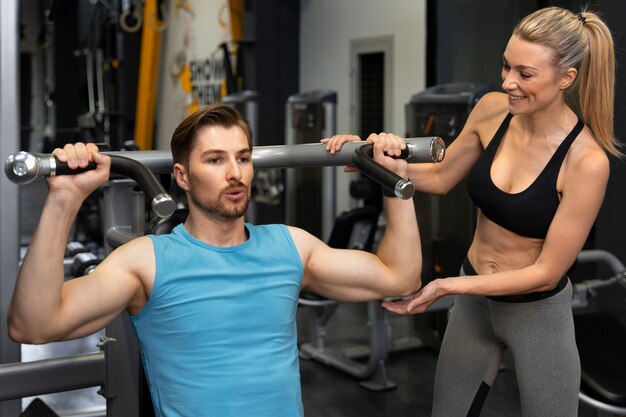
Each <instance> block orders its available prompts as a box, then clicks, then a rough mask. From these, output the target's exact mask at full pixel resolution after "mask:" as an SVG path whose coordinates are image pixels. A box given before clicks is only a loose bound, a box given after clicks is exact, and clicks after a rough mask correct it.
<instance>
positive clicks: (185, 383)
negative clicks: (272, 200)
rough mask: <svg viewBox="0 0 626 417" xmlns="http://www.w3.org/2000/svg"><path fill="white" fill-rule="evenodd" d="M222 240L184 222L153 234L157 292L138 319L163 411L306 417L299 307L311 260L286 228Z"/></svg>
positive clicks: (252, 229) (251, 229) (252, 230)
mask: <svg viewBox="0 0 626 417" xmlns="http://www.w3.org/2000/svg"><path fill="white" fill-rule="evenodd" d="M246 228H247V230H248V233H249V238H248V240H247V241H246V242H244V243H243V244H241V245H237V246H232V247H216V246H212V245H209V244H206V243H204V242H202V241H200V240H198V239H196V238H195V237H193V236H192V235H191V234H190V233H189V232H188V231H187V230H186V229H185V228H184V226H183V225H182V224H181V225H178V226H177V227H176V228H174V230H173V231H172V233H171V234H167V235H161V236H152V235H151V236H150V238H151V239H152V242H153V245H154V251H155V257H156V274H155V278H154V286H153V289H152V293H151V295H150V298H149V300H148V302H147V303H146V305H145V307H144V308H143V309H142V310H141V311H140V312H139V313H138V314H136V315H135V316H133V317H131V322H132V325H133V328H134V330H135V333H136V335H137V339H138V341H139V345H140V350H141V357H142V361H143V364H144V368H145V372H146V376H147V379H148V384H149V387H150V392H151V395H152V401H153V404H154V409H155V412H156V415H157V416H167V417H174V416H180V417H190V416H204V417H229V416H230V417H245V416H250V417H294V416H302V415H303V411H302V400H301V395H300V372H299V365H298V349H297V344H296V342H297V335H296V309H297V305H298V294H299V292H300V286H301V283H302V273H303V266H302V262H301V260H300V256H299V254H298V251H297V249H296V247H295V244H294V242H293V240H292V238H291V234H290V233H289V231H288V229H287V228H286V227H285V226H283V225H267V226H252V225H250V224H246Z"/></svg>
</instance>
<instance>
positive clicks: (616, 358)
mask: <svg viewBox="0 0 626 417" xmlns="http://www.w3.org/2000/svg"><path fill="white" fill-rule="evenodd" d="M574 324H575V326H576V343H577V345H578V351H579V354H580V360H581V368H582V381H581V391H582V392H584V393H586V394H587V395H589V396H590V397H592V398H594V399H595V400H598V401H600V402H602V403H608V404H611V405H613V406H617V407H626V326H625V325H624V323H623V322H622V321H621V320H620V319H619V318H618V317H616V316H615V315H614V314H613V313H611V312H608V311H604V312H599V313H589V314H576V315H575V320H574Z"/></svg>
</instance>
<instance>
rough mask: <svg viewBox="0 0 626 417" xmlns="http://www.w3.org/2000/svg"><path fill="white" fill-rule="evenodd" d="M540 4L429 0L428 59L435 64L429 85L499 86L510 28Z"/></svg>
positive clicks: (492, 0)
mask: <svg viewBox="0 0 626 417" xmlns="http://www.w3.org/2000/svg"><path fill="white" fill-rule="evenodd" d="M537 7H538V2H537V1H502V0H472V1H458V0H430V1H429V2H428V50H429V52H428V59H429V60H431V61H432V60H433V59H434V60H435V62H436V65H435V66H432V65H430V64H429V65H428V67H427V83H428V86H432V85H435V84H444V83H450V82H473V83H477V84H492V85H495V86H496V87H499V86H500V83H501V79H500V69H501V66H502V53H503V52H504V48H505V47H506V44H507V42H508V40H509V37H510V36H511V31H512V29H513V27H514V26H515V24H517V22H518V21H519V20H520V19H521V18H522V17H523V16H525V15H527V14H528V13H531V12H533V11H534V10H536V9H537ZM433 26H434V27H433ZM433 34H434V36H433Z"/></svg>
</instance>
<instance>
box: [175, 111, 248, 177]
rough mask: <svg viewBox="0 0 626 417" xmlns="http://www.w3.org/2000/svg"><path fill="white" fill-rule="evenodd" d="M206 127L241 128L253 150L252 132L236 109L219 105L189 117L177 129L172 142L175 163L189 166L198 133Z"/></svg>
mask: <svg viewBox="0 0 626 417" xmlns="http://www.w3.org/2000/svg"><path fill="white" fill-rule="evenodd" d="M206 126H221V127H225V128H229V127H233V126H238V127H240V128H241V130H243V132H244V134H245V135H246V139H248V146H250V150H252V131H251V130H250V126H249V125H248V123H247V122H246V121H245V120H244V119H243V117H242V116H241V114H240V113H239V112H238V111H237V110H236V109H235V108H234V107H231V106H228V105H226V104H222V103H217V104H212V105H210V106H207V107H204V108H202V109H200V110H198V111H196V112H195V113H193V114H191V115H189V116H187V118H185V120H183V121H182V122H181V123H180V124H179V125H178V127H176V130H174V133H173V134H172V141H171V142H170V147H171V149H172V157H173V159H174V163H180V164H183V165H185V166H186V165H187V164H188V162H189V154H190V153H191V150H192V149H193V145H194V143H195V140H196V137H197V135H198V131H199V130H200V129H202V128H203V127H206Z"/></svg>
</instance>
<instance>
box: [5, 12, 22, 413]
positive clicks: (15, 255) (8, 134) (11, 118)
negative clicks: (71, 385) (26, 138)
mask: <svg viewBox="0 0 626 417" xmlns="http://www.w3.org/2000/svg"><path fill="white" fill-rule="evenodd" d="M18 10H19V9H18V1H17V0H2V1H0V57H1V58H0V132H2V140H0V160H2V161H4V160H5V159H6V158H7V157H8V156H9V155H10V154H11V153H12V152H15V150H16V149H17V148H18V147H19V137H20V134H19V120H20V117H19V116H20V115H19V108H20V106H19V90H18V86H19V85H20V83H19V56H18V54H19V49H18V47H19V43H18V42H19V41H18V39H19V31H18ZM0 195H2V198H0V265H1V266H2V274H1V275H0V363H13V362H19V361H20V345H19V344H17V343H14V342H12V341H11V340H10V339H9V336H8V329H7V319H6V318H7V311H8V307H9V301H10V298H11V294H12V293H13V288H14V287H15V280H16V278H17V270H18V262H19V192H18V187H17V186H16V185H15V184H13V183H11V182H10V181H9V180H8V179H7V178H6V176H1V178H0ZM20 412H21V402H20V401H19V400H14V401H3V402H0V417H12V416H16V415H19V413H20Z"/></svg>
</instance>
